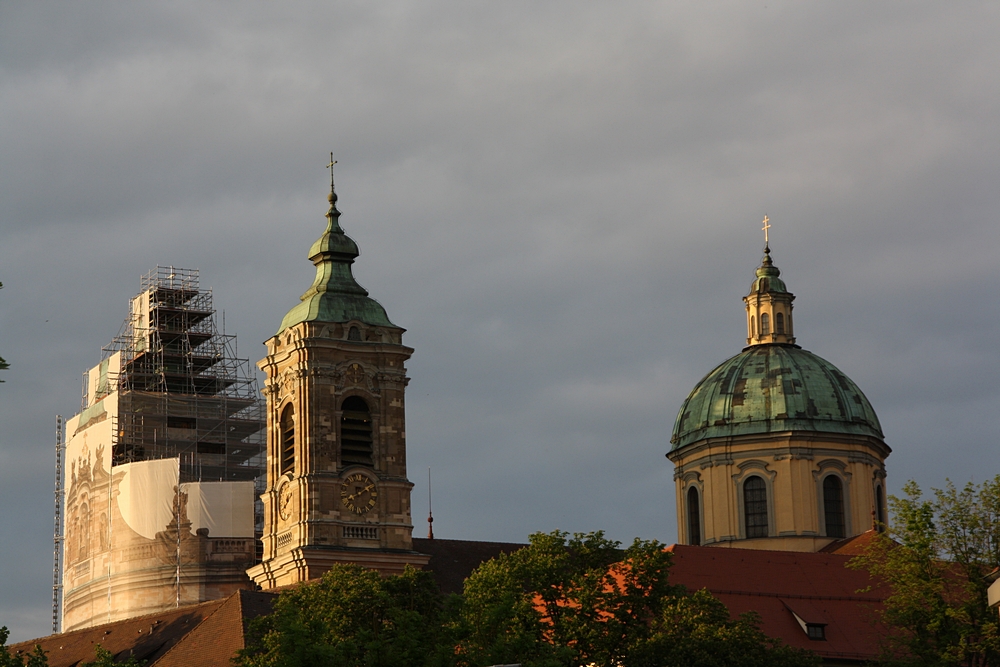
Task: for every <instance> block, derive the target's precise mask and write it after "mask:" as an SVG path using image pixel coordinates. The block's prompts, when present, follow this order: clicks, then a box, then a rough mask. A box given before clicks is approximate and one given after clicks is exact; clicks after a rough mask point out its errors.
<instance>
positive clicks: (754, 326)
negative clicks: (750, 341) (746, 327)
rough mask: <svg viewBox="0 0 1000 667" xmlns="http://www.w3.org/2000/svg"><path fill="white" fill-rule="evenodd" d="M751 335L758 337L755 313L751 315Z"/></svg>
mask: <svg viewBox="0 0 1000 667" xmlns="http://www.w3.org/2000/svg"><path fill="white" fill-rule="evenodd" d="M750 337H751V338H756V337H757V323H756V322H754V321H753V315H751V316H750Z"/></svg>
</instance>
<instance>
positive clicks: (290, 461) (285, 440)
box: [279, 405, 295, 475]
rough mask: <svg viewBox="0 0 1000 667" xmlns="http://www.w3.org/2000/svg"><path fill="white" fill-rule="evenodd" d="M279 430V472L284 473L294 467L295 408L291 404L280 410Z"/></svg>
mask: <svg viewBox="0 0 1000 667" xmlns="http://www.w3.org/2000/svg"><path fill="white" fill-rule="evenodd" d="M279 432H280V434H281V442H280V445H279V449H280V451H279V461H280V462H281V474H282V475H284V474H285V473H289V472H292V470H294V469H295V409H294V408H293V407H292V406H291V405H286V406H285V409H284V410H282V412H281V422H280V424H279Z"/></svg>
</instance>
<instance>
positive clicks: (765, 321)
mask: <svg viewBox="0 0 1000 667" xmlns="http://www.w3.org/2000/svg"><path fill="white" fill-rule="evenodd" d="M769 333H771V318H770V316H769V315H768V314H767V313H761V314H760V335H761V336H766V335H768V334H769Z"/></svg>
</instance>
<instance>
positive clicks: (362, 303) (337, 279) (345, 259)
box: [278, 161, 398, 333]
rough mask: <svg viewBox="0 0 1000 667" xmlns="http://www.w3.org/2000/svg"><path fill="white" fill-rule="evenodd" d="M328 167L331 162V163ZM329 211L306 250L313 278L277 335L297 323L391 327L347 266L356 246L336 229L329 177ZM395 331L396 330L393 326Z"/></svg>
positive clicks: (334, 199)
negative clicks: (322, 228)
mask: <svg viewBox="0 0 1000 667" xmlns="http://www.w3.org/2000/svg"><path fill="white" fill-rule="evenodd" d="M331 164H332V161H331ZM328 199H329V201H330V210H329V211H328V212H327V214H326V219H327V225H326V230H325V231H324V232H323V235H322V236H320V237H319V239H318V240H317V241H316V242H315V243H313V244H312V247H311V248H310V249H309V259H310V261H312V263H313V264H315V265H316V278H315V280H313V284H312V286H311V287H310V288H309V289H308V290H306V293H305V294H303V295H302V296H301V297H300V298H301V301H302V303H300V304H298V305H297V306H295V307H294V308H292V309H291V310H289V311H288V313H287V314H286V315H285V317H284V319H283V320H281V327H279V328H278V333H281V332H282V331H284V330H285V329H287V328H288V327H291V326H295V325H296V324H298V323H300V322H313V321H315V322H351V321H355V322H363V323H365V324H371V325H375V326H388V327H395V326H396V325H395V324H393V323H392V322H390V321H389V316H388V315H387V314H386V312H385V308H383V307H382V304H380V303H379V302H378V301H376V300H375V299H372V298H371V297H369V296H368V291H367V290H366V289H365V288H364V287H362V286H361V285H359V284H358V282H357V281H356V280H355V279H354V275H353V274H352V273H351V265H352V264H353V263H354V260H355V259H356V258H357V257H358V255H360V254H361V252H360V251H359V250H358V244H357V243H355V242H354V239H352V238H351V237H350V236H348V235H347V234H345V233H344V230H343V229H341V228H340V211H339V210H337V193H336V191H335V190H334V188H333V176H332V174H331V177H330V196H329V198H328ZM397 328H398V327H397Z"/></svg>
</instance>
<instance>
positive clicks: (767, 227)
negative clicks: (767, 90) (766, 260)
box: [331, 153, 771, 252]
mask: <svg viewBox="0 0 1000 667" xmlns="http://www.w3.org/2000/svg"><path fill="white" fill-rule="evenodd" d="M331 155H333V154H332V153H331ZM769 220H770V218H768V217H767V214H766V213H765V214H764V226H763V227H761V230H762V231H763V232H764V252H771V246H770V243H769V242H768V238H767V230H769V229H770V228H771V225H769V224H767V223H768V221H769Z"/></svg>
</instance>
